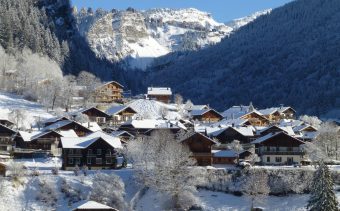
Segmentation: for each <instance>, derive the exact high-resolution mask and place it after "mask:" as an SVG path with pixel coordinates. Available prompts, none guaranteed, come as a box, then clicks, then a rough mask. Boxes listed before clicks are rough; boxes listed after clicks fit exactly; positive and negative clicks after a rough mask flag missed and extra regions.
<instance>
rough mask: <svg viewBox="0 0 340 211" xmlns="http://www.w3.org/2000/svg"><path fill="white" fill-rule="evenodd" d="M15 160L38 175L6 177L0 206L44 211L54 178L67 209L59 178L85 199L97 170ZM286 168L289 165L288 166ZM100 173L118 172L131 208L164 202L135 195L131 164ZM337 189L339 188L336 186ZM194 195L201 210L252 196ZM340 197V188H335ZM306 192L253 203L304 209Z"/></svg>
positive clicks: (143, 209)
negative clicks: (43, 197)
mask: <svg viewBox="0 0 340 211" xmlns="http://www.w3.org/2000/svg"><path fill="white" fill-rule="evenodd" d="M16 162H20V163H23V164H24V165H25V166H26V167H27V168H28V171H30V170H33V169H35V168H37V169H38V170H39V172H40V176H39V177H34V176H27V177H25V178H24V179H23V185H14V184H13V182H12V181H9V180H6V181H5V184H4V186H5V188H4V189H3V190H5V192H3V193H2V194H3V195H2V197H1V198H2V200H0V210H1V211H2V210H4V211H14V210H37V211H40V210H41V211H43V210H46V208H45V207H44V206H43V204H41V202H39V201H38V200H36V198H37V194H38V193H39V185H38V184H39V178H40V179H44V180H50V181H53V182H54V183H53V184H54V185H55V187H56V189H57V190H58V191H57V196H58V201H57V210H58V211H66V210H70V207H72V204H69V203H68V199H67V198H65V196H64V194H63V193H62V192H61V191H60V185H61V180H62V179H66V181H67V182H68V183H69V184H71V185H72V186H73V187H76V188H78V189H79V190H80V192H81V196H82V197H84V199H85V198H86V197H87V196H88V195H89V193H90V191H91V185H92V180H93V176H94V175H95V174H96V173H97V172H99V171H89V172H88V176H86V177H83V176H74V173H73V172H72V171H59V175H57V176H56V175H52V173H51V169H52V168H53V167H55V166H58V167H60V166H61V162H60V159H56V158H48V159H43V158H41V159H22V160H16ZM287 168H288V167H287ZM331 168H332V169H333V170H338V169H339V168H340V166H332V167H331ZM100 172H102V173H115V174H117V175H118V176H120V177H121V178H122V180H123V182H124V184H125V192H126V195H125V200H126V201H127V202H131V201H134V203H133V204H134V208H135V210H138V211H153V210H162V206H163V204H164V203H165V202H166V201H167V200H168V199H169V198H168V197H167V196H164V195H162V194H160V193H156V192H154V191H153V190H147V191H146V192H145V193H144V194H141V195H140V196H141V197H140V198H139V197H136V193H137V192H139V191H140V190H141V186H140V185H138V184H137V183H136V180H135V178H134V171H133V169H131V168H128V169H121V170H101V171H100ZM337 189H339V188H337ZM196 195H197V196H198V198H199V200H200V202H201V206H202V208H203V210H207V211H213V210H214V211H215V210H216V211H231V210H241V211H242V210H249V208H250V204H251V200H250V198H249V197H247V196H235V195H232V194H227V193H223V192H214V191H209V190H203V189H200V190H199V191H198V192H197V193H196ZM336 195H337V198H338V200H339V201H340V192H336ZM308 198H309V195H308V194H293V195H289V196H280V197H279V196H268V197H266V198H264V199H263V200H261V201H258V202H255V206H258V207H263V208H265V210H280V211H281V210H283V211H285V210H287V211H288V210H306V209H305V208H304V207H305V206H306V203H307V200H308Z"/></svg>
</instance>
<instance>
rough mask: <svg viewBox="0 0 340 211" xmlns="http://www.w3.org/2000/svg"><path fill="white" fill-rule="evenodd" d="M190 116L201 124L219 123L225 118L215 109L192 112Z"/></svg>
mask: <svg viewBox="0 0 340 211" xmlns="http://www.w3.org/2000/svg"><path fill="white" fill-rule="evenodd" d="M190 115H191V117H192V119H193V120H195V121H200V122H207V123H209V122H218V121H220V120H221V119H222V118H223V116H222V115H221V114H220V113H218V112H217V111H215V110H214V109H204V110H192V111H191V112H190Z"/></svg>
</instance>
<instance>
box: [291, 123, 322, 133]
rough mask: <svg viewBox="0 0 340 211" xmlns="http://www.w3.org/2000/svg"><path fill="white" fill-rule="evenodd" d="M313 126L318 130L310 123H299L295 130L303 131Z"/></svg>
mask: <svg viewBox="0 0 340 211" xmlns="http://www.w3.org/2000/svg"><path fill="white" fill-rule="evenodd" d="M309 127H311V128H312V129H314V130H315V131H317V129H316V128H315V127H313V126H311V125H309V124H302V125H299V126H296V127H294V131H295V132H300V131H303V130H305V129H307V128H309Z"/></svg>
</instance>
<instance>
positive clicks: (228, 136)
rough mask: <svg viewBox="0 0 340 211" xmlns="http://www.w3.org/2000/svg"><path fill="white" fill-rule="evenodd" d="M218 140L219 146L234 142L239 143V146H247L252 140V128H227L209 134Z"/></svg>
mask: <svg viewBox="0 0 340 211" xmlns="http://www.w3.org/2000/svg"><path fill="white" fill-rule="evenodd" d="M210 136H212V137H215V138H217V139H218V140H219V142H220V143H221V144H228V143H231V142H232V141H234V140H238V141H240V143H241V144H249V143H250V142H251V141H253V140H254V131H253V128H252V127H238V126H237V127H227V128H223V129H220V130H218V131H216V132H213V133H211V134H210Z"/></svg>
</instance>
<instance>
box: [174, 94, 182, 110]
mask: <svg viewBox="0 0 340 211" xmlns="http://www.w3.org/2000/svg"><path fill="white" fill-rule="evenodd" d="M175 103H176V104H177V106H178V107H179V106H181V105H182V104H183V97H182V96H181V95H180V94H175Z"/></svg>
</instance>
